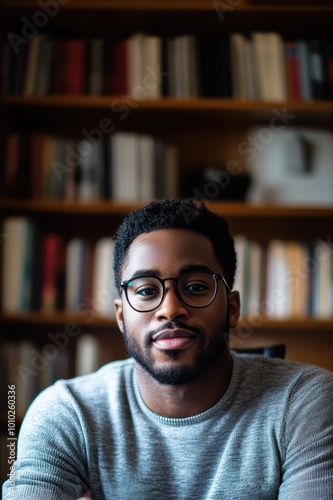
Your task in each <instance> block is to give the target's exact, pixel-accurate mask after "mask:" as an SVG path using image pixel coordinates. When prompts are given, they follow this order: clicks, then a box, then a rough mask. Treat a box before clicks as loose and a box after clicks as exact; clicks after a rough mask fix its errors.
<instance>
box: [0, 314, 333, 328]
mask: <svg viewBox="0 0 333 500" xmlns="http://www.w3.org/2000/svg"><path fill="white" fill-rule="evenodd" d="M87 314H88V313H87ZM69 322H73V323H76V325H78V326H90V327H91V328H94V329H97V328H106V327H110V328H117V323H116V321H115V319H112V318H109V317H104V316H99V315H96V316H95V317H94V318H93V319H90V320H88V319H84V317H83V315H82V314H76V313H64V312H59V313H46V312H45V313H44V312H27V313H2V314H1V315H0V325H2V326H6V325H16V324H17V325H20V324H28V325H36V326H44V325H45V326H62V325H65V324H66V323H69ZM239 326H240V327H249V326H250V327H251V319H249V320H247V319H246V318H244V320H242V321H240V323H239ZM253 329H254V330H255V331H258V332H259V331H260V332H266V331H274V332H278V331H283V330H288V331H289V330H291V331H312V330H318V331H319V330H322V331H333V318H328V319H315V318H302V319H293V318H290V319H282V320H273V319H266V318H265V319H263V320H262V322H261V324H260V325H258V326H253Z"/></svg>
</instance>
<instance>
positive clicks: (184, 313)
mask: <svg viewBox="0 0 333 500" xmlns="http://www.w3.org/2000/svg"><path fill="white" fill-rule="evenodd" d="M188 316H189V313H188V308H187V306H186V304H185V303H184V302H183V301H182V300H181V298H180V297H179V295H178V293H177V291H176V286H175V284H172V285H171V284H170V286H167V287H166V288H165V295H164V298H163V301H162V303H161V305H160V307H159V308H158V309H156V317H157V319H159V320H166V319H167V320H170V321H172V320H175V319H176V318H178V319H179V318H181V319H186V318H188Z"/></svg>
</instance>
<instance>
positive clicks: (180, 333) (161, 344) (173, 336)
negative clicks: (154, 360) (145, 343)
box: [152, 328, 195, 350]
mask: <svg viewBox="0 0 333 500" xmlns="http://www.w3.org/2000/svg"><path fill="white" fill-rule="evenodd" d="M194 337H195V335H194V333H192V332H190V331H189V330H184V329H180V328H176V329H173V330H163V331H161V332H159V333H156V334H155V335H153V337H152V340H153V342H154V345H155V346H156V347H157V348H159V349H162V350H163V349H184V348H185V347H186V346H187V345H188V344H189V343H191V342H192V340H193V338H194Z"/></svg>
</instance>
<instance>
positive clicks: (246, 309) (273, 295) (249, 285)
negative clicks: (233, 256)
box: [234, 235, 333, 319]
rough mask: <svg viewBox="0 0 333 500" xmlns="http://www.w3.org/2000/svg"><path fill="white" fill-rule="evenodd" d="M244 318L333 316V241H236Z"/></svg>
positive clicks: (237, 275) (237, 286)
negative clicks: (262, 243) (265, 243)
mask: <svg viewBox="0 0 333 500" xmlns="http://www.w3.org/2000/svg"><path fill="white" fill-rule="evenodd" d="M235 247H236V252H237V255H238V270H237V273H236V280H235V285H234V289H236V290H239V291H240V297H241V311H242V315H245V316H246V315H250V316H251V315H252V314H259V315H261V316H262V317H271V318H277V319H286V318H302V317H309V316H311V317H314V318H332V317H333V242H332V241H331V240H330V238H329V239H328V240H327V241H325V240H322V239H317V241H315V242H312V243H305V242H298V241H282V240H275V239H274V240H271V241H270V242H269V243H268V245H267V246H264V245H260V244H259V243H258V242H255V241H250V240H248V239H247V238H245V237H244V236H243V235H237V236H236V237H235Z"/></svg>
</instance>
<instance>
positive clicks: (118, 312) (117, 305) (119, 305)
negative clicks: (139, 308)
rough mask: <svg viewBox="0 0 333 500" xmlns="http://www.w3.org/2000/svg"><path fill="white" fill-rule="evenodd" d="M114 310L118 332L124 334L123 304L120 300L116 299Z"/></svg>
mask: <svg viewBox="0 0 333 500" xmlns="http://www.w3.org/2000/svg"><path fill="white" fill-rule="evenodd" d="M113 304H114V308H115V311H116V320H117V323H118V327H119V330H120V331H121V333H124V318H123V304H122V300H121V299H116V300H115V301H114V302H113Z"/></svg>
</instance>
